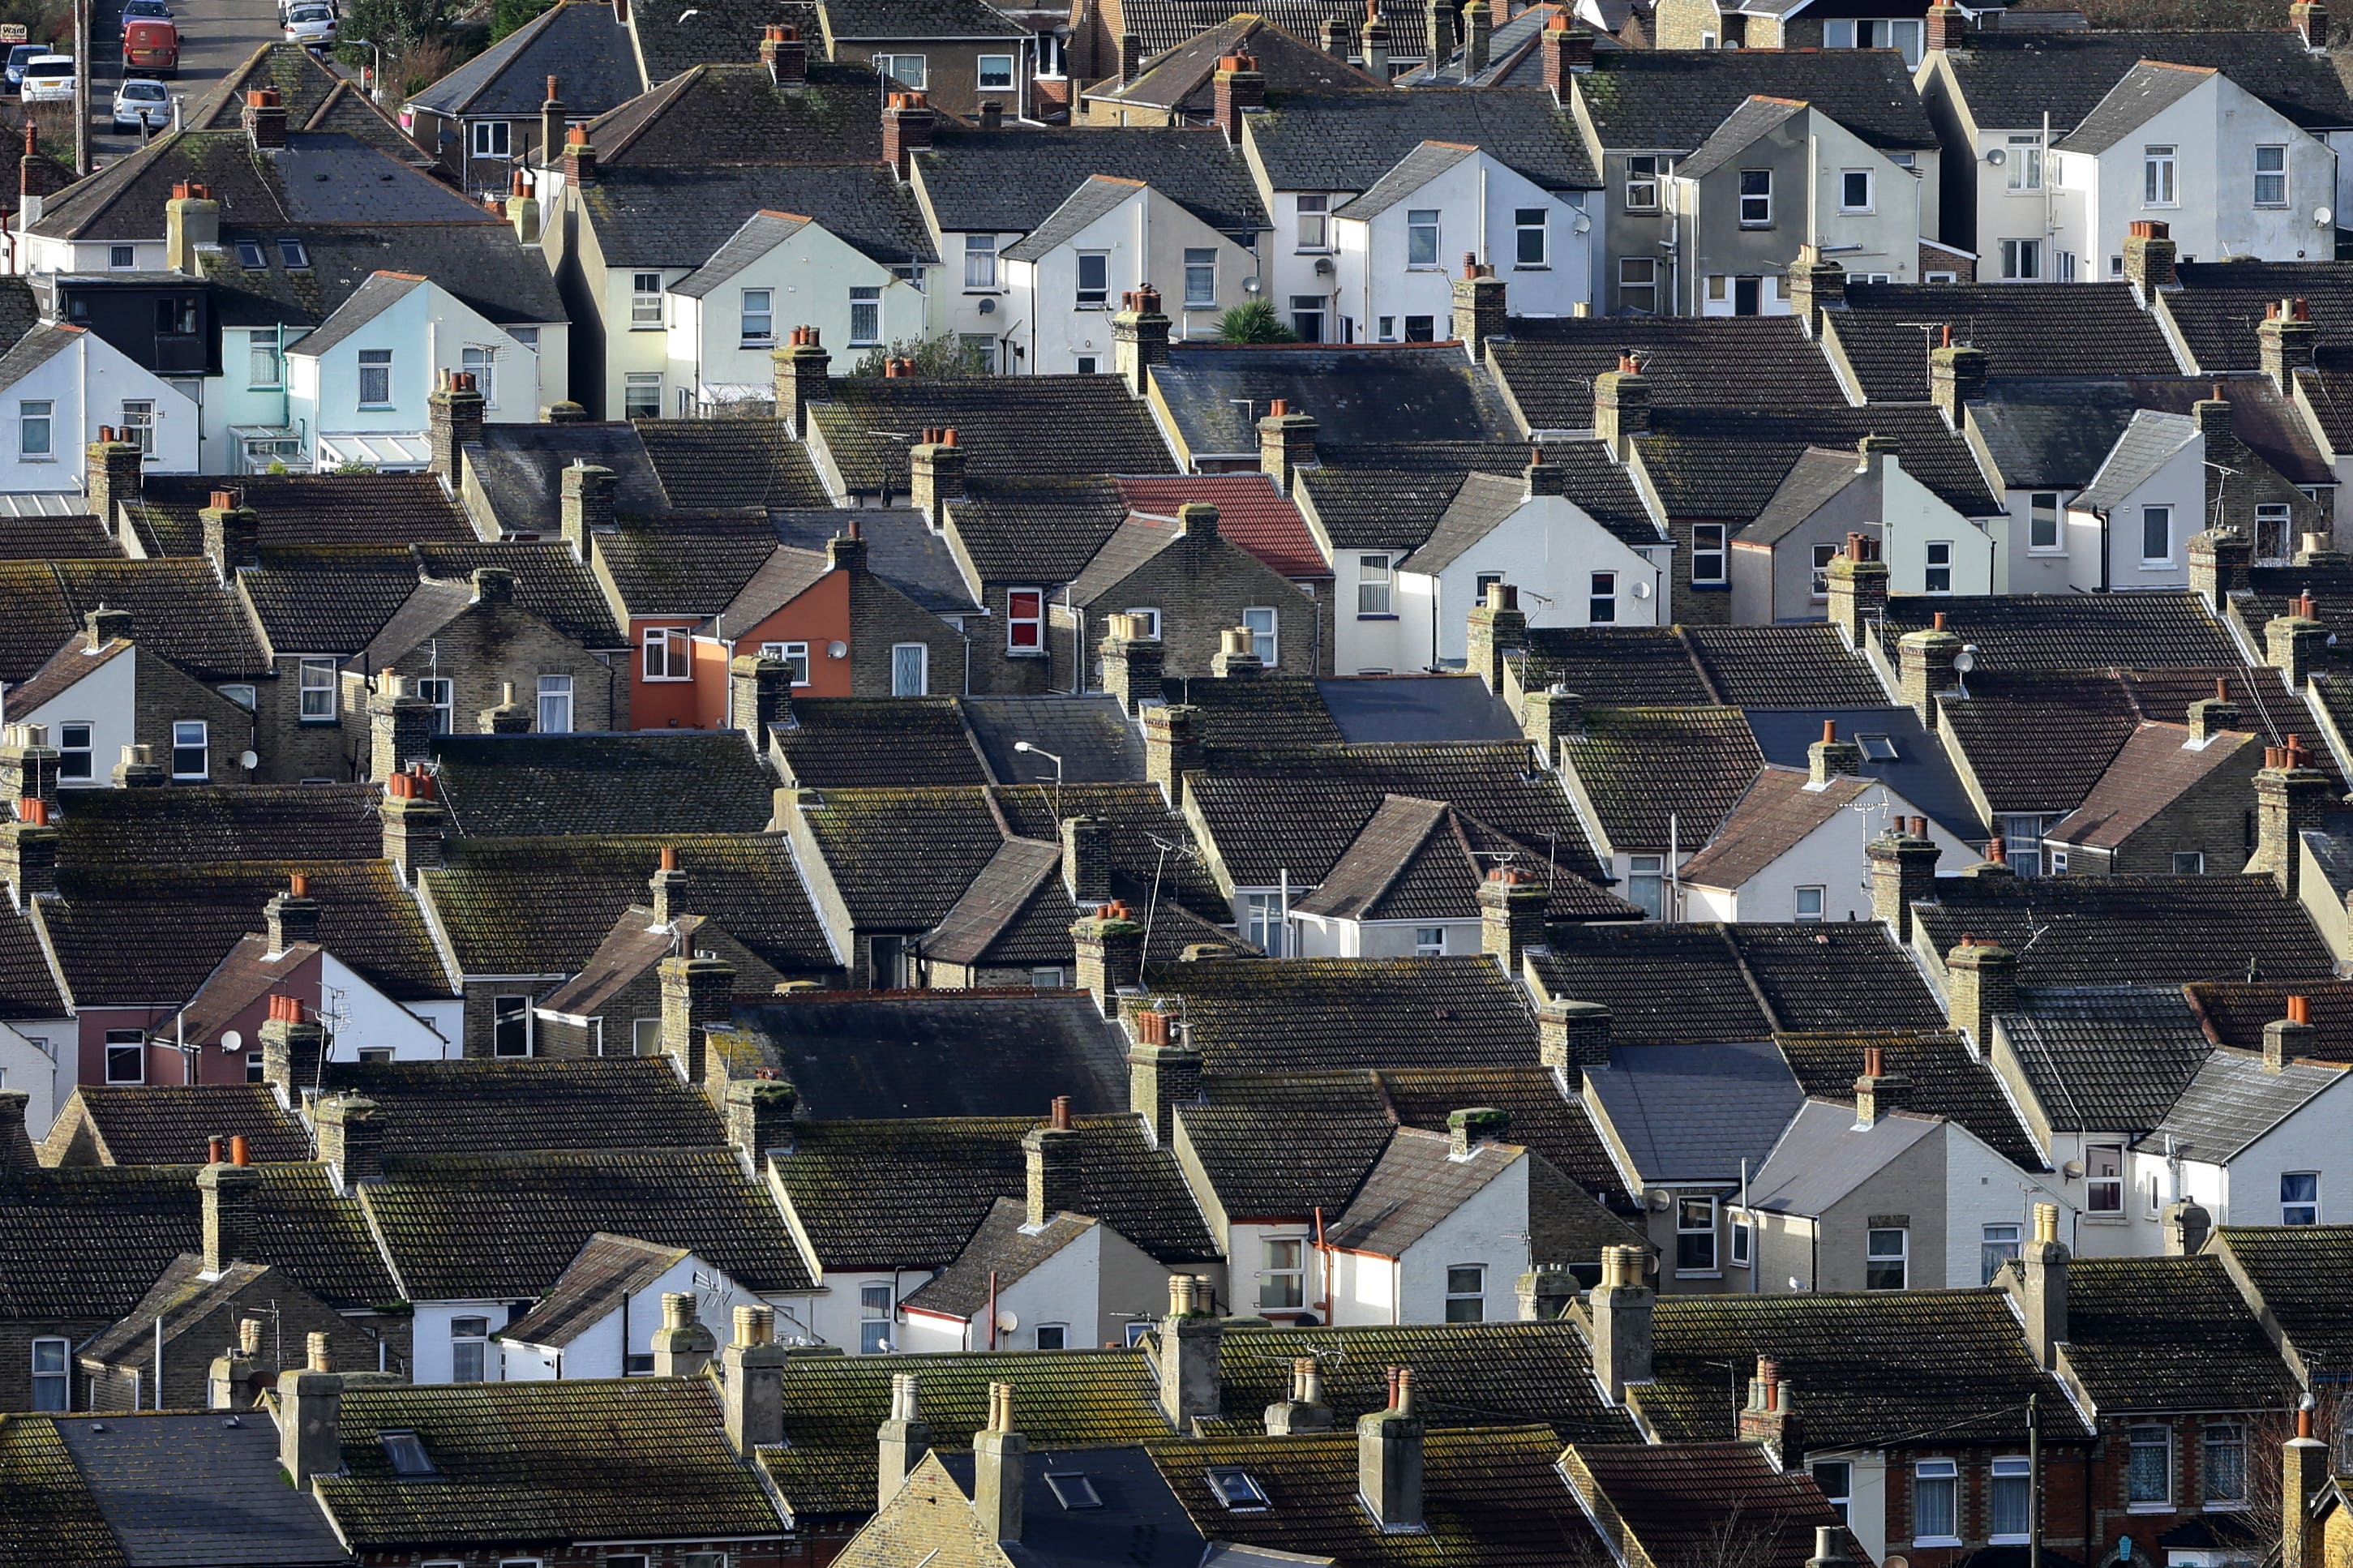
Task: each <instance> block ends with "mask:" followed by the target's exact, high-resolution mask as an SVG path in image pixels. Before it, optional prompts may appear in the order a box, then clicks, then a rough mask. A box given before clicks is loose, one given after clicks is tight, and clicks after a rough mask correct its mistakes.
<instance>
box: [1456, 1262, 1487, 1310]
mask: <svg viewBox="0 0 2353 1568" xmlns="http://www.w3.org/2000/svg"><path fill="white" fill-rule="evenodd" d="M1463 1275H1469V1276H1470V1277H1471V1278H1470V1283H1471V1285H1472V1289H1463V1288H1462V1281H1461V1278H1460V1277H1461V1276H1463ZM1446 1321H1448V1322H1450V1323H1483V1322H1485V1321H1487V1266H1486V1265H1485V1264H1483V1263H1450V1264H1448V1265H1447V1266H1446Z"/></svg>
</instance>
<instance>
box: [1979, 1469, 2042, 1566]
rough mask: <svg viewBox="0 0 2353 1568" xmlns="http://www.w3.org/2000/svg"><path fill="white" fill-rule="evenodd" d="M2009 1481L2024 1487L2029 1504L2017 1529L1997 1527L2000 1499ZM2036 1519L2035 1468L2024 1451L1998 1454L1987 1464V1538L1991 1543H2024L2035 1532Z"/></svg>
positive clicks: (1988, 1542) (2010, 1483) (2009, 1483)
mask: <svg viewBox="0 0 2353 1568" xmlns="http://www.w3.org/2000/svg"><path fill="white" fill-rule="evenodd" d="M2005 1484H2007V1485H2009V1486H2012V1487H2016V1488H2019V1489H2022V1490H2023V1491H2024V1492H2025V1494H2026V1496H2025V1499H2024V1503H2025V1507H2024V1509H2023V1510H2022V1511H2021V1513H2020V1515H2019V1519H2018V1523H2019V1526H2020V1528H2019V1529H2017V1530H2014V1531H2006V1530H1996V1529H1995V1528H1994V1521H1995V1518H1996V1516H1997V1514H1998V1513H1999V1511H2000V1501H1999V1499H2000V1496H2001V1494H2002V1491H2003V1489H2004V1487H2005ZM2033 1520H2034V1477H2033V1468H2032V1466H2031V1464H2030V1462H2029V1461H2028V1458H2027V1457H2026V1456H2025V1455H2023V1454H1998V1455H1996V1456H1995V1457H1994V1458H1993V1459H1992V1460H1991V1462H1990V1463H1989V1465H1988V1466H1987V1468H1986V1531H1987V1534H1986V1542H1987V1544H1988V1545H1991V1546H2023V1545H2025V1544H2026V1542H2027V1538H2028V1536H2029V1535H2031V1533H2032V1531H2033Z"/></svg>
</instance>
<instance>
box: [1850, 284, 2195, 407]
mask: <svg viewBox="0 0 2353 1568" xmlns="http://www.w3.org/2000/svg"><path fill="white" fill-rule="evenodd" d="M1846 300H1847V305H1846V309H1845V310H1836V311H1831V312H1828V313H1827V314H1826V315H1825V316H1824V321H1826V322H1827V323H1828V325H1827V332H1826V335H1827V336H1829V337H1833V338H1835V339H1836V340H1837V343H1838V350H1839V352H1840V353H1841V354H1842V355H1843V357H1844V358H1845V360H1846V361H1847V363H1849V364H1851V365H1852V366H1853V367H1854V374H1855V378H1856V379H1857V380H1858V381H1859V382H1860V383H1861V384H1862V393H1863V395H1864V396H1865V397H1866V398H1868V399H1870V400H1871V401H1872V402H1873V403H1925V402H1926V401H1927V399H1928V351H1929V350H1930V349H1932V348H1935V347H1936V342H1935V339H1936V333H1935V332H1934V331H1924V330H1922V327H1921V323H1923V322H1927V323H1931V324H1935V323H1939V322H1941V323H1943V324H1945V325H1947V326H1949V327H1951V328H1952V329H1953V342H1957V343H1968V344H1971V345H1974V346H1975V347H1977V348H1979V349H1982V350H1984V351H1985V355H1986V369H1987V371H1988V372H1989V374H1991V375H1993V376H1995V377H1996V378H1998V379H2000V380H2007V379H2010V378H2013V377H2021V376H2026V377H2033V376H2067V377H2076V376H2094V375H2100V376H2132V375H2146V376H2169V375H2177V374H2180V371H2181V366H2180V364H2179V363H2178V362H2177V361H2176V360H2175V359H2174V357H2173V350H2172V349H2171V347H2169V346H2168V344H2167V342H2166V341H2165V331H2164V329H2163V328H2162V327H2161V326H2160V325H2159V324H2158V321H2157V319H2156V318H2155V317H2154V316H2152V315H2150V314H2149V312H2148V311H2147V310H2142V309H2141V307H2140V302H2139V300H2137V298H2136V297H2135V295H2134V293H2133V286H2132V285H2131V284H2129V283H1850V284H1848V285H1847V289H1846ZM1989 395H1999V388H1996V389H1994V390H1993V391H1992V392H1991V393H1989Z"/></svg>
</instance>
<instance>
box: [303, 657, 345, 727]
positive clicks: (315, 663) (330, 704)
mask: <svg viewBox="0 0 2353 1568" xmlns="http://www.w3.org/2000/svg"><path fill="white" fill-rule="evenodd" d="M295 679H296V680H297V681H298V683H299V684H300V686H301V693H302V721H303V722H304V723H306V724H316V723H319V722H322V721H325V722H328V723H332V722H333V721H334V718H335V661H334V660H333V659H332V658H306V659H304V660H303V661H302V664H301V670H300V672H299V673H298V675H297V676H296V678H295Z"/></svg>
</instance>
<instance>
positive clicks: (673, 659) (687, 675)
mask: <svg viewBox="0 0 2353 1568" xmlns="http://www.w3.org/2000/svg"><path fill="white" fill-rule="evenodd" d="M638 668H639V670H640V672H641V673H642V674H643V675H644V677H645V679H648V680H692V679H694V633H693V632H692V631H691V630H689V629H688V628H687V627H685V626H648V627H647V628H646V631H645V658H644V659H643V662H642V663H641V664H640V665H639V667H638Z"/></svg>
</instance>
